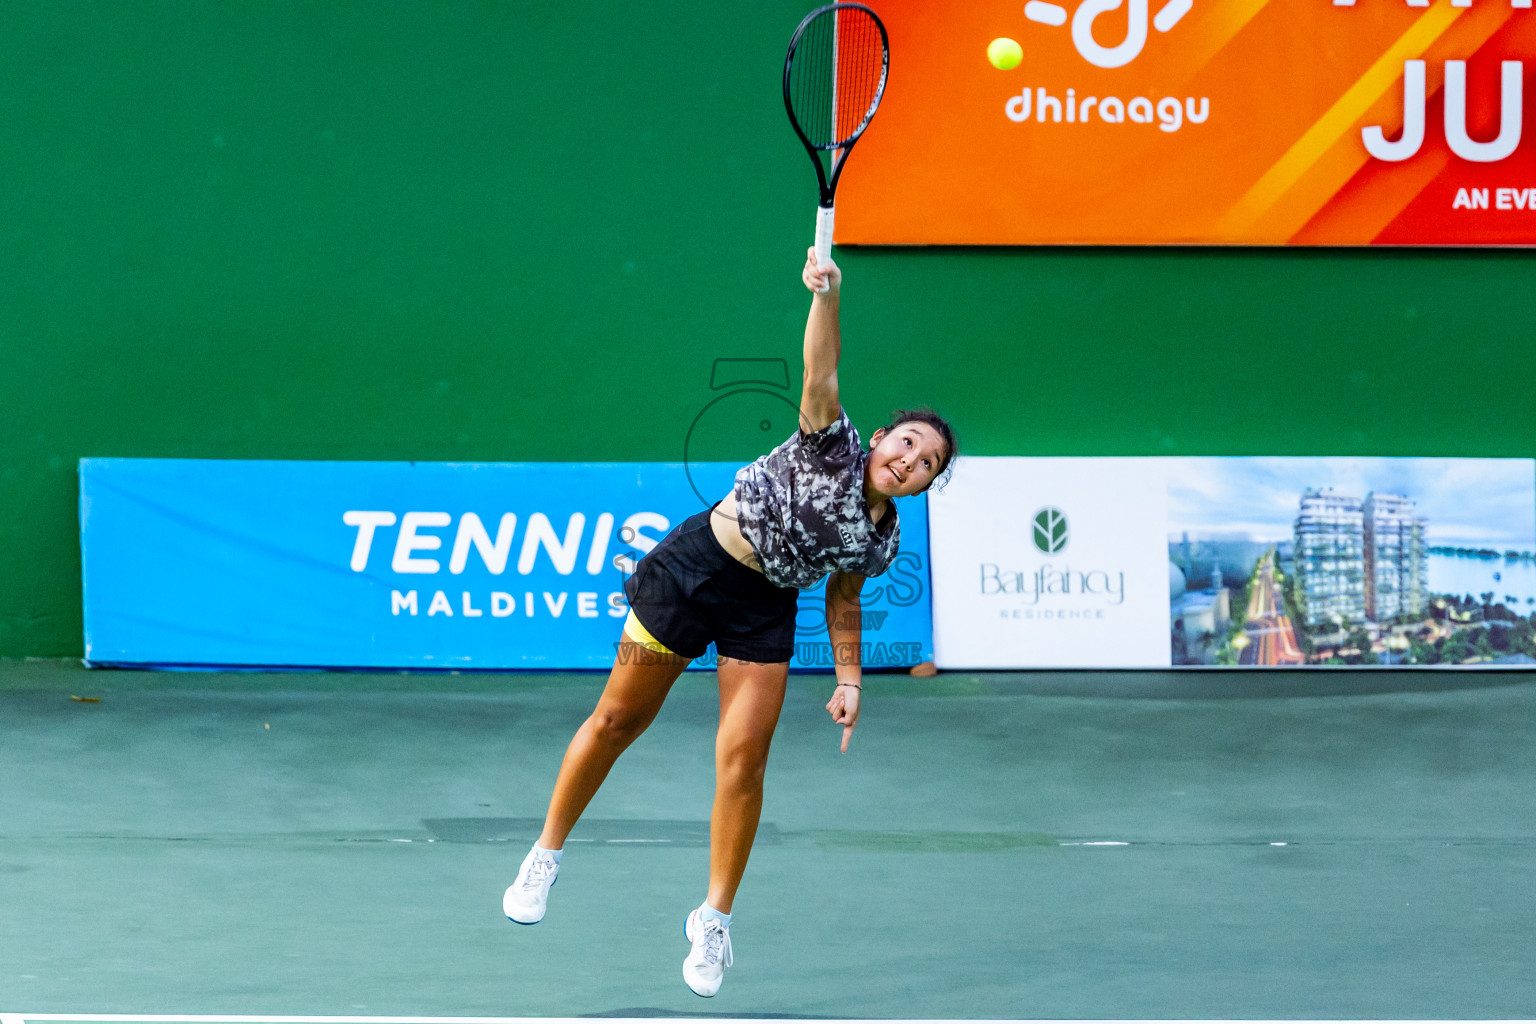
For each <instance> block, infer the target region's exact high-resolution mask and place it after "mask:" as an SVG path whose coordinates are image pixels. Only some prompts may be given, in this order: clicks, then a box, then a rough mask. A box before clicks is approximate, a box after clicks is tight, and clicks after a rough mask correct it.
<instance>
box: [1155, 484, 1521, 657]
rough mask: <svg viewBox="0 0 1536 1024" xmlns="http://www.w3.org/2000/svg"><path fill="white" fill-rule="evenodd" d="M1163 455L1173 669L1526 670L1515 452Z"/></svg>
mask: <svg viewBox="0 0 1536 1024" xmlns="http://www.w3.org/2000/svg"><path fill="white" fill-rule="evenodd" d="M1170 463H1171V469H1170V472H1169V476H1168V523H1169V535H1168V588H1169V627H1170V641H1171V645H1172V656H1173V663H1174V664H1175V665H1243V666H1308V665H1484V666H1525V667H1530V666H1532V665H1536V480H1533V472H1532V463H1531V462H1530V461H1529V460H1525V459H1387V458H1381V459H1365V458H1359V459H1357V458H1272V459H1262V458H1228V459H1221V458H1211V459H1178V460H1170Z"/></svg>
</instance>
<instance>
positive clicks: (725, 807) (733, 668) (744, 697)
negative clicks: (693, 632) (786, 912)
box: [708, 658, 789, 914]
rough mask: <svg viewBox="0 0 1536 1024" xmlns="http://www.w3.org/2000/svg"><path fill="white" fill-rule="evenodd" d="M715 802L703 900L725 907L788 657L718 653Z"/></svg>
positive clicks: (745, 841) (747, 849) (743, 856)
mask: <svg viewBox="0 0 1536 1024" xmlns="http://www.w3.org/2000/svg"><path fill="white" fill-rule="evenodd" d="M719 674H720V731H719V733H718V734H717V735H716V737H715V808H714V813H713V814H712V815H711V816H710V819H709V897H708V899H709V905H710V906H712V907H714V908H715V909H716V910H718V911H720V912H721V913H722V914H729V913H730V912H731V904H732V903H733V902H734V901H735V899H736V888H737V886H739V885H740V884H741V876H742V874H743V873H744V872H745V871H746V870H747V856H748V855H749V854H751V852H752V840H753V838H754V837H756V835H757V820H758V818H759V817H760V816H761V815H762V812H763V772H764V770H765V769H766V768H767V767H768V745H769V743H770V742H771V741H772V740H773V730H774V728H775V727H776V726H777V725H778V723H779V711H780V709H781V708H783V706H784V689H785V685H786V683H787V682H788V679H789V663H788V662H778V663H776V664H764V663H762V662H753V661H737V660H735V659H734V658H721V659H720V666H719Z"/></svg>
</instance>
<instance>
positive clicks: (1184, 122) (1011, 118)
mask: <svg viewBox="0 0 1536 1024" xmlns="http://www.w3.org/2000/svg"><path fill="white" fill-rule="evenodd" d="M879 11H880V15H881V17H882V18H883V19H884V20H885V23H886V25H887V27H888V29H889V33H890V43H891V70H890V82H889V85H888V88H887V92H886V96H885V99H884V101H883V103H882V104H881V107H880V112H879V115H878V117H877V118H876V119H875V121H874V123H873V125H872V126H871V128H870V130H869V131H868V133H867V134H866V135H865V137H864V138H863V139H861V140H860V142H859V144H858V151H857V155H856V157H855V158H854V159H853V160H852V162H851V165H850V167H849V171H848V174H847V175H846V176H845V178H844V181H843V183H842V185H841V187H840V188H839V190H838V194H837V200H838V219H837V235H836V237H837V241H838V242H839V243H844V244H847V243H854V244H877V245H879V244H885V245H890V244H943V245H1003V244H1007V245H1018V244H1133V245H1135V244H1168V243H1238V244H1259V245H1286V244H1290V245H1367V244H1389V245H1402V244H1409V245H1418V244H1430V245H1463V244H1465V245H1502V244H1521V245H1524V244H1530V243H1532V242H1536V138H1532V137H1529V136H1530V135H1531V133H1530V132H1527V131H1525V129H1524V123H1525V118H1524V109H1525V105H1526V104H1527V103H1528V102H1529V99H1528V96H1527V94H1528V92H1529V90H1530V84H1529V83H1530V79H1531V77H1532V75H1533V74H1536V10H1533V9H1532V6H1531V0H1475V2H1474V0H1331V2H1330V0H1221V2H1216V0H1061V2H1056V0H1029V2H1028V3H1021V2H1019V0H967V2H965V3H956V2H935V0H882V3H880V4H879Z"/></svg>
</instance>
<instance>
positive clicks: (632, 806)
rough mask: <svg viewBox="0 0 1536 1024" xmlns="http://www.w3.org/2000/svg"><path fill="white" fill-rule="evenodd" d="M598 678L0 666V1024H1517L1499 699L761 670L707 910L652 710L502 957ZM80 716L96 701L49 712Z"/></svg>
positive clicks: (1410, 686)
mask: <svg viewBox="0 0 1536 1024" xmlns="http://www.w3.org/2000/svg"><path fill="white" fill-rule="evenodd" d="M602 682H603V677H602V676H601V675H597V674H579V675H566V676H555V675H547V676H531V675H461V676H396V675H382V674H378V675H343V674H286V675H284V674H277V675H255V674H238V675H237V674H177V673H130V672H119V673H111V672H94V673H92V672H86V671H85V670H82V669H78V668H74V667H70V666H63V665H59V664H55V663H31V662H28V663H16V662H0V780H3V781H0V1010H5V1011H27V1012H36V1013H50V1012H81V1013H88V1012H96V1013H177V1014H194V1013H195V1014H220V1013H223V1014H232V1013H250V1014H304V1015H316V1014H338V1015H356V1014H377V1015H396V1014H399V1015H404V1014H421V1015H488V1016H489V1015H496V1016H523V1015H549V1016H580V1015H592V1016H667V1015H688V1016H712V1015H717V1014H718V1015H729V1016H752V1015H758V1016H785V1017H795V1018H812V1017H837V1018H851V1017H930V1018H943V1017H984V1018H1003V1017H1029V1018H1044V1017H1116V1018H1135V1017H1203V1018H1234V1017H1269V1018H1285V1017H1341V1018H1347V1017H1393V1018H1412V1017H1484V1018H1495V1017H1529V1016H1531V1014H1532V1012H1533V1008H1536V980H1533V979H1536V972H1533V970H1532V961H1531V952H1530V951H1531V949H1532V948H1533V946H1536V886H1532V885H1531V884H1530V879H1531V878H1532V877H1533V876H1536V732H1533V730H1532V729H1531V723H1532V722H1533V721H1536V676H1533V675H1529V674H1522V675H1501V676H1498V677H1490V676H1476V677H1474V676H1470V675H1466V674H1462V675H1457V674H1454V673H1446V674H1438V675H1425V674H1418V675H1414V674H1409V673H1401V672H1398V673H1392V672H1381V673H1369V674H1365V673H1362V674H1358V675H1345V674H1314V675H1312V676H1301V675H1299V674H1292V675H1280V674H1274V675H1259V676H1255V675H1241V674H1236V673H1205V674H1194V675H1187V676H1177V675H1173V674H1162V675H1159V674H1135V675H1133V674H1121V675H1106V674H1093V673H1060V674H1040V675H1005V674H987V675H973V674H953V675H948V674H947V675H943V676H939V677H937V678H934V679H926V680H917V679H911V678H908V677H904V676H878V675H872V676H869V677H868V678H867V683H868V686H867V689H866V690H865V694H866V697H865V708H864V717H863V721H862V723H861V724H860V726H859V728H858V731H857V732H856V733H855V735H854V738H853V743H852V745H851V750H850V753H848V754H847V755H839V754H838V750H837V746H838V741H839V738H840V730H839V729H837V728H836V727H835V726H833V725H831V724H830V723H829V722H828V720H827V716H826V713H825V712H824V711H823V710H822V705H823V704H824V703H825V700H826V691H827V689H828V687H829V685H830V677H821V676H796V677H792V678H791V681H790V693H789V698H788V701H787V703H786V707H785V712H784V717H783V720H782V723H781V725H780V728H779V733H778V736H777V738H776V740H775V746H774V751H773V757H772V761H771V764H770V767H769V775H768V790H767V799H766V803H765V806H764V811H763V821H764V825H763V828H762V830H761V833H760V835H759V841H758V844H757V849H756V851H755V853H754V855H753V859H752V863H751V864H750V865H749V867H748V870H747V877H746V880H745V883H744V884H743V887H742V891H741V893H740V895H739V897H738V900H737V905H736V920H735V923H734V924H733V926H732V929H731V934H732V939H733V944H734V946H735V966H734V967H733V968H731V969H730V970H729V971H728V972H727V974H726V979H725V986H724V988H723V989H722V991H721V994H720V995H719V996H718V997H716V998H715V999H714V1000H712V1001H709V1002H706V1001H703V1000H700V999H697V998H696V997H694V996H693V995H692V994H691V993H689V992H688V991H687V990H686V989H685V988H684V987H683V983H682V978H681V963H682V959H683V956H684V955H685V954H686V952H687V943H686V942H685V940H684V939H683V937H682V923H683V917H684V915H685V914H686V913H687V911H688V910H689V908H691V907H693V906H695V905H697V904H698V902H699V901H700V900H701V899H702V898H703V894H704V883H705V877H706V871H707V861H708V821H707V819H708V814H709V805H710V796H711V791H712V786H713V767H712V765H713V760H712V757H713V749H712V743H713V732H714V723H715V716H716V713H717V705H716V701H715V693H714V677H713V675H710V674H707V673H697V674H690V675H687V676H685V677H684V678H683V679H682V680H681V681H680V682H679V683H678V685H677V688H676V689H675V690H674V693H673V696H672V698H671V700H670V701H669V702H668V704H667V706H666V707H665V708H664V709H663V711H662V713H661V716H660V718H659V719H658V720H657V722H656V724H655V725H654V726H653V727H652V729H651V730H650V731H649V732H648V733H647V734H646V735H645V736H643V737H642V738H641V739H640V740H639V741H638V742H637V743H636V745H635V746H634V747H633V748H632V749H631V750H630V752H629V753H628V754H626V755H625V757H624V758H623V759H621V760H620V762H619V764H618V766H617V767H616V768H615V770H614V772H613V774H612V776H611V777H610V778H609V781H608V783H607V785H606V786H605V788H604V789H603V790H602V792H601V793H599V795H598V797H597V799H596V800H595V801H594V803H593V805H592V807H591V809H590V811H589V813H588V818H587V819H586V820H585V821H584V822H583V823H582V824H581V825H580V826H578V829H577V832H576V833H575V834H574V835H573V836H572V842H571V844H570V845H569V846H568V848H567V849H568V853H567V854H566V857H565V861H564V864H563V865H562V869H561V875H560V883H559V884H558V885H557V886H556V887H555V889H554V891H553V893H552V895H551V899H550V911H549V916H548V917H547V918H546V919H545V921H544V922H543V923H542V924H539V925H537V926H535V927H531V928H523V927H518V926H516V925H513V924H510V923H509V922H507V920H506V919H505V918H504V917H502V915H501V904H500V901H501V892H502V889H503V888H504V887H505V886H506V885H507V884H508V883H509V882H510V881H511V879H512V877H513V875H514V874H515V873H516V870H517V865H518V862H519V861H520V860H521V859H522V856H523V853H524V852H525V851H526V845H527V843H528V842H529V841H530V840H531V839H532V838H533V837H534V836H535V835H536V834H537V830H538V826H539V822H540V819H541V817H542V814H543V809H544V804H545V801H546V799H547V797H548V794H549V788H550V785H551V783H552V782H553V779H554V773H555V770H556V768H557V766H558V764H559V760H560V756H561V753H562V751H563V749H564V746H565V743H566V742H567V740H568V739H569V738H570V734H571V733H572V731H574V729H575V728H576V726H577V725H578V724H580V722H581V721H582V719H583V718H584V717H585V715H586V714H587V712H588V711H589V710H590V707H591V705H592V702H593V701H594V700H595V698H596V695H597V693H598V691H599V689H600V687H601V685H602ZM72 695H73V696H82V697H99V698H101V700H100V702H99V703H85V702H81V701H77V700H72V699H71V697H72Z"/></svg>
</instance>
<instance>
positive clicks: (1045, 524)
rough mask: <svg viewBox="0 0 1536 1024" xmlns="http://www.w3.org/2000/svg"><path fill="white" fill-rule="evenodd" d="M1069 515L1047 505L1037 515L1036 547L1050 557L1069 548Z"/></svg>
mask: <svg viewBox="0 0 1536 1024" xmlns="http://www.w3.org/2000/svg"><path fill="white" fill-rule="evenodd" d="M1067 537H1068V531H1067V514H1066V513H1065V512H1063V511H1062V510H1061V509H1059V508H1056V507H1055V506H1052V505H1047V506H1045V508H1043V509H1041V510H1040V511H1039V512H1036V513H1035V529H1034V538H1035V547H1037V548H1039V549H1040V550H1041V551H1043V552H1045V553H1046V554H1048V555H1054V554H1056V553H1057V552H1059V551H1061V550H1062V549H1063V548H1065V547H1066V546H1067Z"/></svg>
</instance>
